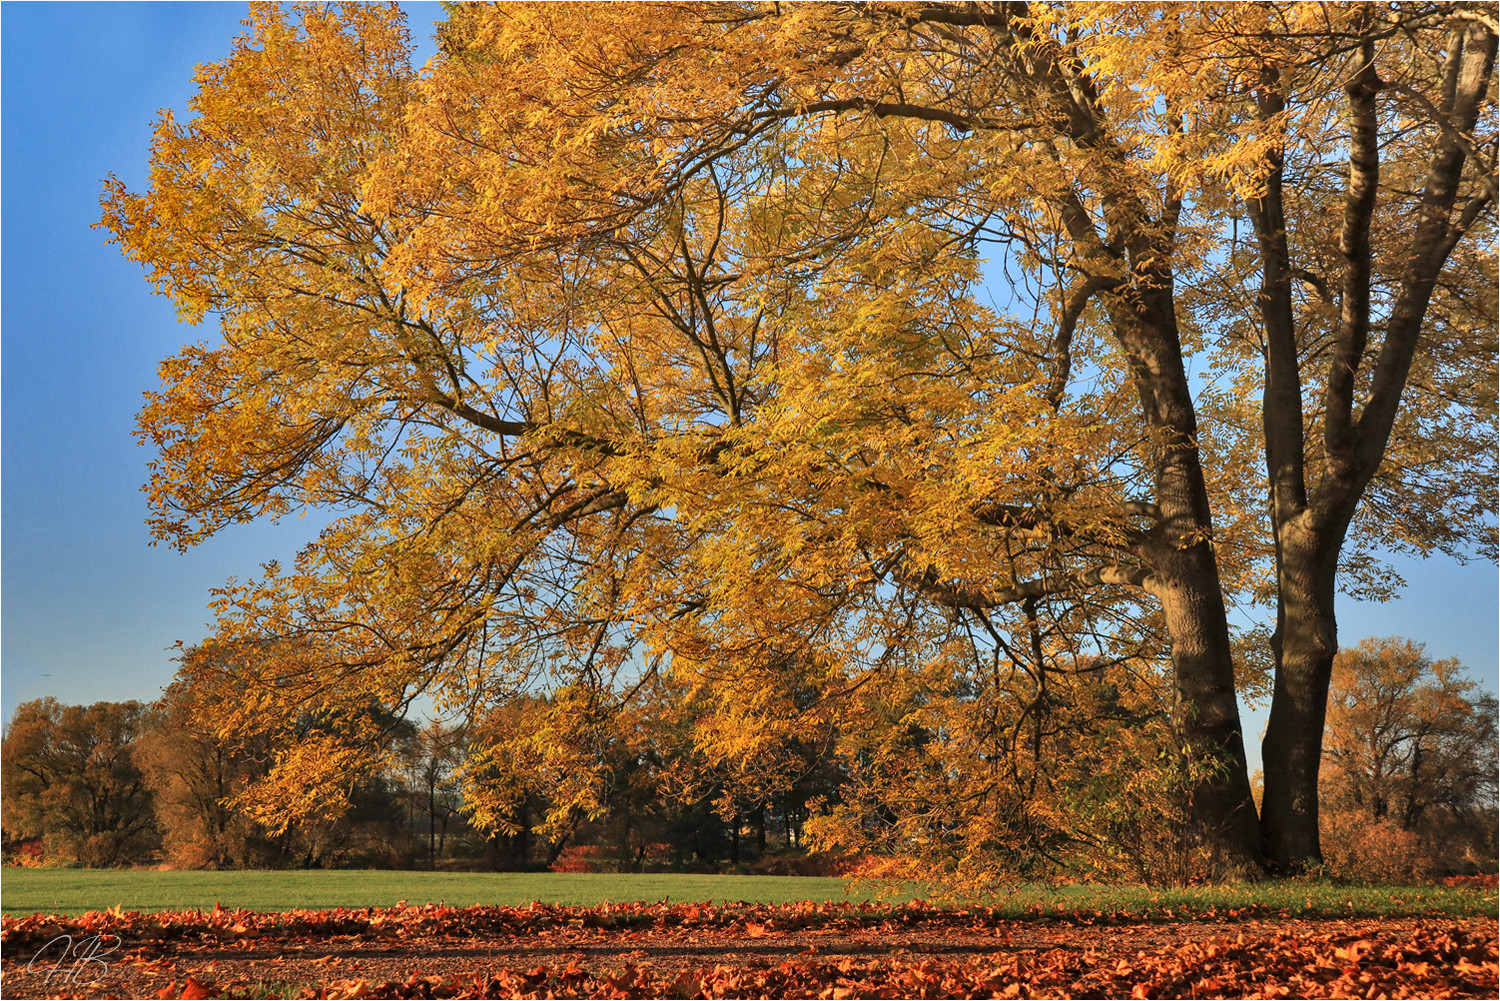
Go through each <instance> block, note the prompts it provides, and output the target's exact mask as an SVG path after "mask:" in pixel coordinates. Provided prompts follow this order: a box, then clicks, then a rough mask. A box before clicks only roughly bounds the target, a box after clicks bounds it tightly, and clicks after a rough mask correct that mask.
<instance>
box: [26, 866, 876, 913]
mask: <svg viewBox="0 0 1500 1001" xmlns="http://www.w3.org/2000/svg"><path fill="white" fill-rule="evenodd" d="M844 890H845V882H844V881H843V880H841V879H818V878H803V877H797V876H684V875H588V874H573V873H509V872H507V873H482V872H396V871H387V870H349V869H340V870H323V871H275V872H267V871H246V872H186V871H183V872H153V871H140V870H121V869H7V870H6V871H5V875H4V879H3V881H0V904H3V909H4V912H5V913H6V914H32V913H35V912H37V911H43V912H48V913H57V914H79V913H82V912H83V911H90V910H104V909H105V908H107V907H110V906H113V905H119V906H121V907H123V908H124V909H126V910H128V911H130V910H138V911H181V910H189V911H190V910H194V909H200V908H201V909H203V910H208V909H211V908H212V907H213V906H214V904H216V903H218V904H223V905H224V906H225V907H226V908H236V907H242V908H245V909H246V910H252V911H286V910H291V909H293V908H308V909H312V910H326V909H330V908H334V907H389V906H392V905H394V904H395V903H396V902H397V901H398V900H405V901H406V902H407V903H409V904H425V903H434V904H435V903H439V902H442V901H446V902H447V903H449V904H452V905H454V906H468V905H470V904H510V905H519V904H526V903H530V902H531V901H533V900H537V901H541V902H542V903H561V904H601V903H606V902H611V903H613V902H618V901H627V900H646V901H657V900H664V899H665V900H671V901H674V902H680V903H687V902H693V903H699V902H713V903H718V902H723V901H736V900H745V901H750V902H754V903H766V904H780V903H787V902H790V901H795V900H817V901H823V900H843V899H846V897H845V893H844ZM871 896H872V895H870V894H866V893H858V892H857V893H855V894H853V895H852V896H851V897H850V898H848V899H855V900H865V899H871Z"/></svg>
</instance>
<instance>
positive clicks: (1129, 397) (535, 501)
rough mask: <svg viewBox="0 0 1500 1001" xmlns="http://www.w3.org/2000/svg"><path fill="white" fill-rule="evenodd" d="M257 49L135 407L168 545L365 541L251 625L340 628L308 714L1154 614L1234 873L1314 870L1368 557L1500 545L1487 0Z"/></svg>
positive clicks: (215, 74)
mask: <svg viewBox="0 0 1500 1001" xmlns="http://www.w3.org/2000/svg"><path fill="white" fill-rule="evenodd" d="M251 29H252V30H251V33H250V34H249V35H248V36H247V37H246V38H243V39H241V40H240V41H239V42H238V43H237V45H236V49H235V51H234V53H233V54H232V55H231V56H230V57H229V58H228V59H227V60H225V61H224V62H223V63H220V64H217V65H215V66H210V67H206V68H204V69H203V70H201V71H200V74H199V77H198V83H199V91H198V94H197V95H196V97H195V98H194V100H193V103H192V110H193V113H194V115H195V117H194V118H193V120H192V121H190V122H189V123H188V124H186V125H179V124H178V123H177V122H176V121H174V120H173V119H172V118H171V117H170V116H168V117H166V118H164V120H163V122H162V123H161V125H160V127H159V129H158V133H157V139H156V144H155V146H154V150H153V157H152V173H151V180H150V187H149V190H148V191H147V192H146V193H144V194H133V193H131V192H129V191H128V190H127V189H126V188H125V187H124V186H123V185H122V184H120V183H119V182H118V181H111V182H110V183H109V185H108V188H107V191H106V197H105V218H104V225H105V226H107V227H108V228H109V229H110V230H111V232H112V234H113V236H114V238H115V240H117V241H118V242H119V243H120V244H121V246H122V249H123V250H124V251H125V252H126V253H127V254H128V255H130V256H131V257H133V258H134V259H136V260H139V261H141V262H142V263H143V264H145V265H146V267H147V269H148V274H149V277H150V279H151V280H152V281H153V282H154V283H155V284H156V286H157V287H158V289H160V290H161V291H163V292H165V293H167V294H170V295H171V296H173V297H174V299H175V300H176V301H177V302H178V304H179V307H180V309H181V310H182V312H183V314H184V315H185V316H187V317H188V318H191V319H200V318H202V317H203V316H205V315H207V314H208V313H214V314H217V315H218V317H219V318H220V323H221V330H222V337H221V339H220V341H219V342H217V343H215V344H213V345H208V344H202V345H197V346H192V347H189V348H186V349H184V351H183V352H182V353H181V354H179V355H178V356H177V357H175V358H173V359H169V360H168V361H167V362H165V363H164V364H163V367H162V376H163V382H164V386H163V388H162V389H161V390H160V391H159V392H157V393H154V394H152V395H151V397H150V399H149V401H148V403H147V406H146V407H145V409H144V410H143V411H142V414H141V417H140V427H141V433H142V436H143V438H144V439H146V440H147V441H149V442H151V443H152V444H154V445H155V446H156V448H157V450H158V454H159V458H158V460H157V461H156V463H155V465H154V467H153V474H152V481H151V486H150V491H151V497H152V501H153V505H154V507H155V511H156V515H155V517H154V518H153V526H154V530H155V531H156V533H157V535H158V537H159V538H161V539H164V540H169V541H171V542H173V543H175V544H177V545H183V546H186V545H191V544H193V543H195V542H197V541H199V540H200V539H202V538H205V537H207V536H208V535H211V534H212V533H213V532H215V531H217V530H218V529H220V528H221V527H223V526H225V525H227V524H231V523H233V522H236V521H242V520H245V519H248V518H253V517H257V516H262V515H272V516H275V515H278V514H282V513H285V512H287V511H289V510H292V509H293V508H295V507H297V506H300V505H306V504H318V505H328V506H334V507H340V508H343V509H344V510H345V511H346V514H345V516H344V517H342V518H341V519H340V520H339V521H338V522H336V523H335V524H334V525H333V526H331V527H330V528H329V529H328V530H327V531H325V532H324V533H323V534H322V536H321V537H320V538H319V540H318V541H317V542H315V543H313V544H312V545H310V546H309V547H308V548H307V549H306V550H305V551H304V552H303V554H302V555H301V556H300V557H299V560H298V564H297V567H296V568H295V569H294V571H293V572H291V573H290V574H284V573H282V572H281V568H279V567H275V566H272V567H268V568H267V572H266V573H265V574H264V575H263V576H262V578H261V579H259V580H255V581H250V582H246V583H243V584H235V585H232V586H230V587H227V588H226V589H224V591H223V592H222V594H221V598H220V605H219V611H220V617H219V628H220V630H221V633H222V634H223V636H224V637H225V638H226V639H229V640H233V639H234V638H236V637H239V638H243V637H246V636H250V635H265V634H270V635H278V636H283V637H287V638H292V639H295V638H299V637H316V638H317V639H318V643H317V644H316V648H317V650H318V652H319V654H320V656H323V657H324V663H323V666H322V667H320V668H319V669H318V670H317V671H303V672H300V673H298V674H295V675H282V676H280V677H279V678H278V681H277V684H276V685H275V686H268V687H267V689H266V691H267V692H270V693H272V695H273V696H274V698H272V700H271V701H273V702H274V703H275V704H276V705H279V706H292V705H296V704H298V703H299V702H301V701H304V700H313V701H319V702H321V703H323V704H328V702H329V700H330V697H331V695H330V692H331V691H332V692H342V693H343V694H344V695H346V696H347V697H349V698H356V697H357V698H358V699H376V700H378V701H381V702H383V703H385V704H387V705H391V706H397V705H402V704H405V702H406V701H407V700H409V699H410V698H411V697H412V695H413V693H414V691H417V690H422V689H428V688H436V689H441V690H442V697H443V698H445V699H447V700H448V701H450V702H452V703H453V704H454V705H456V706H460V707H461V706H464V705H475V706H477V705H481V704H483V703H484V702H486V701H489V700H490V698H491V696H492V695H493V694H494V693H497V692H498V693H500V694H502V695H503V694H505V693H508V692H513V691H516V690H524V689H525V688H526V687H527V686H529V685H535V684H541V683H544V682H546V681H547V680H548V679H551V680H552V682H553V683H555V684H556V685H558V686H566V685H568V684H571V683H573V682H575V681H577V680H578V679H584V680H586V681H589V682H590V684H591V685H592V684H593V682H594V681H595V680H597V679H598V678H600V677H612V676H615V675H621V674H623V675H627V676H628V675H629V674H630V673H631V672H635V671H639V670H642V669H644V670H646V671H648V672H650V671H658V670H663V669H665V670H670V671H671V672H672V673H673V674H675V675H677V676H679V677H682V678H693V677H699V678H703V679H707V680H721V679H722V678H723V677H724V676H725V673H726V672H727V673H728V674H730V675H734V676H736V677H737V678H738V679H739V682H737V687H736V690H738V691H742V692H743V691H747V690H750V691H753V690H754V689H755V680H756V679H758V678H765V679H767V680H768V681H769V680H770V679H771V678H773V677H774V672H770V673H767V672H768V670H769V667H768V660H767V658H766V657H765V656H764V654H763V651H764V650H765V649H766V648H767V647H768V646H772V645H777V644H779V645H780V646H781V647H783V648H786V647H791V648H793V649H794V650H795V652H796V653H797V654H798V656H799V657H801V658H803V659H804V660H808V661H813V660H816V661H818V662H821V663H830V664H837V665H839V670H840V671H841V672H843V674H844V678H843V681H844V682H845V686H844V687H847V688H853V687H855V686H858V685H860V684H862V683H864V682H866V681H868V679H870V678H872V677H878V676H882V675H884V674H886V673H888V672H891V671H899V670H905V669H908V668H914V667H915V666H917V665H919V664H920V663H921V662H922V661H923V660H924V659H925V658H926V656H927V654H928V653H930V652H931V650H932V649H933V648H932V647H931V644H932V643H933V642H935V638H936V637H938V636H940V635H942V630H943V626H942V623H943V622H944V621H947V620H950V619H959V620H962V621H968V622H972V623H975V624H976V625H977V624H979V623H988V625H989V627H993V630H994V634H995V636H996V637H997V641H996V646H995V647H994V648H995V649H998V648H999V647H998V637H999V636H1002V635H1003V634H1004V631H1005V630H1006V629H1010V628H1013V627H1015V626H1017V625H1023V624H1024V623H1025V622H1026V621H1027V620H1030V619H1034V618H1035V617H1036V616H1035V615H1034V614H1032V613H1031V612H1030V611H1028V609H1027V607H1022V606H1026V603H1028V602H1029V603H1033V605H1032V606H1030V607H1034V606H1035V604H1037V603H1040V604H1043V605H1048V606H1052V605H1055V606H1058V607H1057V608H1056V609H1055V610H1053V611H1052V612H1051V613H1050V614H1052V615H1053V616H1055V617H1057V618H1058V619H1060V620H1061V619H1066V618H1068V617H1069V616H1070V615H1071V616H1074V617H1075V618H1076V619H1077V620H1078V621H1079V622H1080V623H1083V624H1084V626H1085V627H1086V628H1092V627H1091V626H1089V625H1088V624H1089V623H1103V622H1107V623H1118V622H1128V621H1131V620H1138V621H1143V622H1153V621H1154V622H1158V623H1159V625H1160V630H1159V632H1160V635H1161V636H1162V637H1163V639H1164V643H1165V649H1166V650H1167V652H1168V654H1169V657H1170V672H1169V685H1170V696H1171V697H1170V698H1169V699H1168V702H1169V704H1170V706H1171V722H1172V730H1173V733H1174V739H1175V740H1177V741H1180V743H1181V745H1182V746H1183V747H1184V748H1186V749H1188V753H1190V754H1191V755H1193V756H1195V759H1196V761H1197V763H1196V764H1195V765H1194V766H1193V767H1191V768H1190V769H1189V772H1190V774H1191V775H1193V776H1195V778H1194V779H1193V782H1194V788H1193V789H1192V790H1191V795H1190V802H1191V813H1192V818H1193V823H1194V826H1195V828H1196V830H1197V833H1198V836H1199V837H1201V838H1203V839H1205V840H1206V841H1208V842H1210V843H1212V845H1213V846H1214V849H1215V854H1216V856H1218V857H1220V858H1222V859H1225V860H1226V864H1227V865H1228V867H1229V868H1234V867H1235V866H1241V867H1243V866H1253V865H1254V864H1255V862H1256V860H1257V859H1259V858H1260V857H1261V856H1262V853H1263V854H1264V855H1265V856H1266V857H1267V858H1269V860H1270V861H1271V863H1272V864H1274V865H1277V866H1282V867H1292V866H1296V865H1298V864H1300V863H1301V862H1302V861H1303V860H1305V859H1307V858H1310V857H1311V858H1315V857H1317V855H1318V837H1317V797H1316V790H1317V776H1318V765H1319V761H1320V757H1321V755H1320V741H1321V735H1322V731H1323V726H1322V722H1323V713H1324V706H1325V702H1326V691H1327V684H1328V677H1329V673H1330V671H1331V668H1332V658H1333V654H1334V650H1335V649H1336V645H1337V644H1336V628H1335V627H1336V623H1335V620H1334V608H1333V596H1334V593H1335V591H1336V589H1337V586H1338V585H1339V583H1340V580H1341V577H1340V573H1341V568H1343V575H1344V576H1343V577H1342V580H1343V582H1344V583H1345V585H1346V586H1349V585H1350V584H1351V583H1352V585H1353V586H1373V585H1372V582H1374V581H1378V580H1379V579H1380V574H1379V573H1378V567H1377V566H1376V564H1375V562H1373V561H1372V554H1373V553H1374V552H1376V551H1377V550H1378V548H1379V547H1394V548H1403V547H1405V548H1409V549H1415V550H1417V551H1421V552H1427V551H1430V550H1431V549H1433V548H1442V549H1444V550H1447V551H1452V552H1455V553H1464V552H1473V551H1478V552H1482V553H1484V554H1485V555H1486V556H1491V555H1493V552H1494V546H1495V543H1494V530H1493V501H1494V491H1493V489H1491V486H1490V485H1491V483H1492V482H1493V477H1494V418H1493V414H1494V399H1495V389H1494V387H1495V375H1494V354H1495V351H1494V343H1495V321H1494V315H1495V302H1494V294H1493V289H1494V287H1495V281H1494V267H1493V254H1492V253H1491V251H1490V242H1491V239H1490V238H1491V234H1492V232H1493V229H1492V216H1493V201H1494V197H1495V169H1494V159H1495V154H1494V141H1495V140H1494V130H1493V121H1492V116H1490V115H1488V114H1486V113H1485V111H1486V109H1487V108H1488V107H1489V106H1490V105H1491V103H1492V102H1493V88H1494V79H1493V63H1494V54H1495V31H1494V27H1493V19H1492V18H1491V17H1490V16H1489V14H1488V13H1487V11H1486V9H1485V8H1482V7H1479V6H1475V5H1469V4H1463V3H1444V4H1436V3H1433V4H1426V3H1422V4H1419V3H1409V4H1398V5H1396V6H1394V7H1379V8H1377V7H1373V6H1328V5H1322V4H1308V3H1278V4H1256V5H1247V4H1228V5H1219V4H1197V5H1193V6H1192V7H1185V6H1180V5H1179V6H1162V7H1156V6H1149V5H1119V4H1094V3H1074V4H1067V5H1055V6H1054V5H1047V4H1041V3H1035V4H1025V3H997V4H970V5H962V6H954V5H922V4H916V5H905V6H866V5H858V4H851V5H845V4H827V5H825V4H818V5H799V6H795V7H791V8H783V7H780V6H776V5H767V6H758V5H735V4H694V5H632V6H630V7H610V8H608V9H604V8H594V7H579V6H571V5H570V6H569V7H567V8H558V7H552V6H548V5H534V6H532V5H525V6H523V5H506V6H505V7H503V8H501V7H495V8H491V7H460V8H455V9H453V10H452V11H451V12H450V17H449V20H448V22H447V23H446V24H445V25H444V26H443V28H442V29H441V31H440V36H439V38H440V43H441V52H440V55H439V56H438V58H437V59H436V60H435V61H434V62H433V64H432V65H431V66H430V67H429V72H428V73H427V74H426V75H424V76H421V77H419V76H418V75H417V74H416V73H415V72H414V71H413V70H412V68H411V67H410V65H409V63H408V61H407V52H408V46H407V43H406V39H405V35H404V29H403V28H402V26H401V25H400V23H399V17H398V15H397V14H395V13H394V12H391V11H385V10H376V9H373V8H367V7H350V8H338V9H331V10H325V9H321V8H305V9H301V10H300V11H299V12H298V13H296V14H289V13H287V12H284V11H282V10H281V9H279V8H273V7H257V8H256V9H255V11H254V13H253V15H252V24H251ZM1241 218H1247V219H1248V227H1247V234H1246V238H1245V239H1243V240H1242V239H1241V238H1240V234H1239V220H1240V219H1241ZM1252 232H1253V234H1254V239H1253V240H1251V239H1249V235H1250V233H1252ZM985 254H990V255H991V256H992V258H993V259H994V260H995V261H996V262H997V263H998V264H999V265H1001V266H1003V267H1005V268H1006V269H1008V271H1009V272H1010V273H1011V275H1012V276H1013V278H1014V281H1013V283H1012V302H1011V303H1010V304H1009V308H1007V309H1001V308H1000V307H998V306H997V307H995V308H988V307H986V306H985V305H984V304H983V303H982V302H981V301H980V295H981V291H980V290H981V278H982V270H981V265H982V261H983V257H984V255H985ZM1256 286H1258V287H1259V291H1258V292H1256V293H1255V294H1253V295H1248V294H1246V293H1245V292H1244V289H1245V288H1247V287H1256ZM1475 366H1478V368H1479V371H1478V373H1477V376H1476V374H1475V372H1474V371H1473V369H1474V367H1475ZM1195 372H1197V373H1202V374H1199V375H1195V374H1193V373H1195ZM1403 401H1405V405H1404V406H1403ZM1258 454H1259V455H1263V456H1264V464H1263V468H1257V463H1256V460H1255V456H1256V455H1258ZM1267 496H1269V497H1270V500H1271V503H1270V509H1269V511H1268V510H1267V505H1266V498H1267ZM1230 601H1234V602H1258V601H1268V602H1274V603H1275V604H1276V608H1277V628H1276V631H1275V633H1274V635H1273V637H1272V639H1271V642H1270V648H1271V653H1272V658H1271V659H1273V661H1274V674H1275V691H1274V696H1273V703H1272V718H1271V723H1270V727H1269V729H1268V732H1267V737H1266V745H1265V758H1266V769H1265V771H1266V781H1265V797H1264V807H1263V811H1262V816H1261V818H1260V822H1259V823H1257V817H1256V814H1255V806H1254V803H1253V801H1252V799H1251V793H1250V785H1249V780H1248V776H1247V774H1246V767H1245V754H1244V747H1243V737H1242V734H1241V726H1240V719H1239V711H1238V706H1237V703H1236V697H1235V681H1236V678H1235V637H1234V636H1233V635H1232V633H1231V630H1230V627H1229V623H1228V616H1227V612H1226V602H1230ZM1069 609H1071V610H1072V611H1069ZM1132 628H1133V627H1132ZM1139 631H1140V630H1139V629H1136V630H1135V632H1139ZM985 634H986V635H988V632H986V633H985ZM1096 635H1099V636H1100V637H1101V640H1102V645H1103V646H1104V647H1106V648H1110V649H1106V650H1105V651H1104V653H1105V657H1106V659H1108V658H1110V657H1113V656H1115V655H1116V653H1117V650H1116V649H1113V647H1120V648H1129V647H1130V646H1131V645H1132V643H1133V640H1132V639H1131V636H1132V632H1131V629H1127V630H1126V632H1125V633H1124V635H1123V636H1121V637H1113V636H1109V635H1106V634H1105V632H1104V631H1101V632H1100V633H1098V634H1096ZM331 637H336V639H333V640H330V638H331ZM328 678H335V679H337V680H336V682H335V683H333V684H332V685H330V684H328V683H327V682H326V680H325V679H328ZM595 690H600V691H605V690H608V691H617V692H628V691H631V690H632V689H631V685H630V684H620V685H613V686H611V685H606V686H602V687H598V686H595ZM262 707H263V708H264V704H263V706H262ZM278 711H280V710H278ZM305 759H306V761H307V763H308V764H309V766H312V765H315V764H316V760H314V759H317V756H316V755H308V756H305ZM318 760H326V759H318ZM1262 833H1263V834H1264V838H1263V837H1262Z"/></svg>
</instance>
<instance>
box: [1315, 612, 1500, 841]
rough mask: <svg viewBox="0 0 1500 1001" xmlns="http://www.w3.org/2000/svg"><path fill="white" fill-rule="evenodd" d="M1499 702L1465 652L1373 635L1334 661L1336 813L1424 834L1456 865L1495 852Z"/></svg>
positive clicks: (1331, 790) (1330, 776)
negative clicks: (1461, 655) (1469, 666)
mask: <svg viewBox="0 0 1500 1001" xmlns="http://www.w3.org/2000/svg"><path fill="white" fill-rule="evenodd" d="M1495 721H1496V701H1495V697H1494V696H1493V695H1490V694H1489V693H1487V692H1483V691H1480V690H1479V686H1478V684H1477V683H1476V682H1474V681H1473V680H1471V679H1469V678H1466V677H1464V671H1463V668H1462V666H1461V665H1460V664H1459V662H1458V661H1457V660H1455V659H1445V660H1437V661H1434V660H1432V659H1431V658H1430V657H1428V656H1427V654H1426V651H1425V650H1424V648H1423V647H1422V645H1421V644H1420V643H1413V642H1412V641H1411V640H1407V639H1402V638H1400V637H1389V638H1386V639H1375V638H1370V639H1365V640H1362V641H1361V642H1360V643H1359V645H1358V646H1356V647H1352V648H1346V649H1343V650H1340V651H1339V655H1338V657H1337V658H1336V659H1335V661H1334V668H1333V679H1332V684H1331V688H1330V693H1329V703H1328V733H1327V736H1326V737H1325V739H1324V749H1323V753H1324V760H1325V767H1326V771H1327V774H1326V775H1324V777H1323V783H1322V791H1323V797H1324V800H1325V802H1326V803H1327V804H1328V805H1329V806H1330V807H1331V808H1332V809H1334V810H1337V811H1341V812H1345V813H1354V814H1357V815H1359V816H1360V817H1361V818H1362V819H1363V820H1364V821H1365V822H1366V823H1386V824H1390V825H1391V826H1394V827H1396V828H1397V829H1399V830H1402V831H1410V832H1413V833H1417V834H1418V835H1419V836H1420V837H1421V840H1422V843H1423V845H1424V848H1425V849H1426V853H1427V854H1428V855H1429V857H1440V858H1444V859H1446V860H1448V862H1449V864H1450V865H1452V864H1454V863H1456V862H1457V861H1458V860H1460V859H1461V858H1462V857H1463V855H1464V852H1465V849H1467V851H1468V852H1469V854H1470V855H1471V856H1473V857H1474V858H1493V855H1494V840H1495V838H1494V835H1495V795H1496V788H1495V787H1496V775H1495V760H1496V754H1497V751H1496V742H1495Z"/></svg>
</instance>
